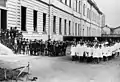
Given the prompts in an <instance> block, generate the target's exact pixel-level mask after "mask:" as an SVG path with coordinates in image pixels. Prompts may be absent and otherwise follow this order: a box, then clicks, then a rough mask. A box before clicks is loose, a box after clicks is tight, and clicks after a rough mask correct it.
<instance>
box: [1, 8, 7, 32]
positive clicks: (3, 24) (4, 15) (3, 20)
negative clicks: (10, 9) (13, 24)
mask: <svg viewBox="0 0 120 82" xmlns="http://www.w3.org/2000/svg"><path fill="white" fill-rule="evenodd" d="M1 29H2V30H6V29H7V11H6V10H3V9H1Z"/></svg>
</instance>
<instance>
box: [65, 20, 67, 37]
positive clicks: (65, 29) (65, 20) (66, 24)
mask: <svg viewBox="0 0 120 82" xmlns="http://www.w3.org/2000/svg"><path fill="white" fill-rule="evenodd" d="M66 22H67V21H66V19H65V21H64V24H65V25H64V34H65V35H66V34H67V33H66V30H67V29H66V28H67V24H66Z"/></svg>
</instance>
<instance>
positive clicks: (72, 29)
mask: <svg viewBox="0 0 120 82" xmlns="http://www.w3.org/2000/svg"><path fill="white" fill-rule="evenodd" d="M72 34H73V35H74V22H73V24H72Z"/></svg>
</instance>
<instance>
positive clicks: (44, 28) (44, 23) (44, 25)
mask: <svg viewBox="0 0 120 82" xmlns="http://www.w3.org/2000/svg"><path fill="white" fill-rule="evenodd" d="M43 32H45V33H46V13H43Z"/></svg>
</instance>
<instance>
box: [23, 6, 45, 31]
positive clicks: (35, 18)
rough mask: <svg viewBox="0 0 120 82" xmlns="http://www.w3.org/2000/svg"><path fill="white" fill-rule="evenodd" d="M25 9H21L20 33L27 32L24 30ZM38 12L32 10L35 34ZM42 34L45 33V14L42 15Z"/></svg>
mask: <svg viewBox="0 0 120 82" xmlns="http://www.w3.org/2000/svg"><path fill="white" fill-rule="evenodd" d="M26 9H27V8H26V7H23V6H22V7H21V30H22V31H27V28H26ZM37 19H38V12H37V11H36V10H33V31H34V32H37V31H38V30H37V29H38V28H37V25H38V21H37ZM43 32H45V33H46V13H43Z"/></svg>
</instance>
